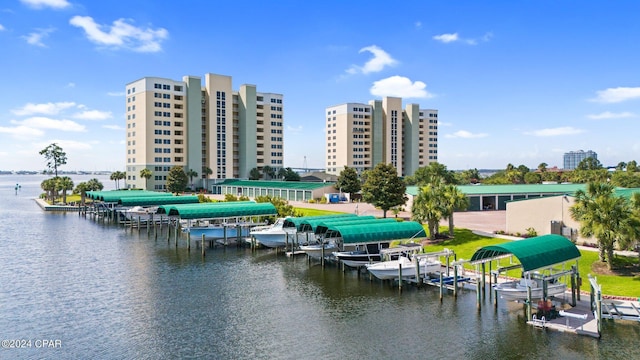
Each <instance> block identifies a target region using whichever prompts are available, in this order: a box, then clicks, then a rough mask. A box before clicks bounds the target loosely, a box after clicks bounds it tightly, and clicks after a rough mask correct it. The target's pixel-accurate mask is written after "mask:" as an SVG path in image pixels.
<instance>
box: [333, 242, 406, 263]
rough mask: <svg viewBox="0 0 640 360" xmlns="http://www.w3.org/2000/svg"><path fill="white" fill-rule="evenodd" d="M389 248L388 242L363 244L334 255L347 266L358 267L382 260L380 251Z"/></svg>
mask: <svg viewBox="0 0 640 360" xmlns="http://www.w3.org/2000/svg"><path fill="white" fill-rule="evenodd" d="M388 248H389V243H388V242H381V243H377V244H362V245H358V246H357V247H356V249H354V250H352V251H336V252H334V253H333V256H335V257H336V259H338V260H339V261H342V262H343V263H344V264H345V265H346V266H349V267H355V268H357V267H361V266H363V265H366V264H372V263H377V262H380V261H381V260H382V255H381V254H380V251H381V250H383V249H388ZM396 258H397V256H396Z"/></svg>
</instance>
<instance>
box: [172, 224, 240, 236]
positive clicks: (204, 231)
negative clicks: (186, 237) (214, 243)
mask: <svg viewBox="0 0 640 360" xmlns="http://www.w3.org/2000/svg"><path fill="white" fill-rule="evenodd" d="M183 230H184V232H185V233H190V234H191V237H192V238H201V237H202V235H204V237H205V238H210V239H222V238H224V237H225V228H224V227H222V226H207V227H191V228H185V229H183ZM226 234H227V239H228V238H236V237H238V228H237V227H227V228H226ZM241 236H242V237H246V236H249V229H248V228H242V231H241Z"/></svg>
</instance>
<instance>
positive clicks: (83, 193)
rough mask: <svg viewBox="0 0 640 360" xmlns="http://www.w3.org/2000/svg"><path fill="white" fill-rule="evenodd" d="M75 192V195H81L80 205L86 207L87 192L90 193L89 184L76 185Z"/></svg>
mask: <svg viewBox="0 0 640 360" xmlns="http://www.w3.org/2000/svg"><path fill="white" fill-rule="evenodd" d="M73 191H74V193H79V194H80V205H82V206H84V204H85V200H86V198H87V191H89V184H88V183H86V182H81V183H80V184H78V185H76V188H75V190H73Z"/></svg>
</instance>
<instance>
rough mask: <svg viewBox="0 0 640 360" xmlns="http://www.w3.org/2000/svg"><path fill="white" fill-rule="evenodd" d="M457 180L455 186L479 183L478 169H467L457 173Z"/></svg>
mask: <svg viewBox="0 0 640 360" xmlns="http://www.w3.org/2000/svg"><path fill="white" fill-rule="evenodd" d="M456 176H457V177H458V180H457V181H456V184H477V183H478V182H479V181H480V172H479V171H478V169H468V170H463V171H462V172H460V173H457V174H456Z"/></svg>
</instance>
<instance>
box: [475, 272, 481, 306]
mask: <svg viewBox="0 0 640 360" xmlns="http://www.w3.org/2000/svg"><path fill="white" fill-rule="evenodd" d="M479 270H480V269H478V265H476V274H477V273H479V272H480V271H479ZM481 283H482V281H481V280H480V279H478V280H476V303H477V304H476V305H477V307H478V311H479V310H480V309H481V305H480V302H481V300H482V290H480V285H481Z"/></svg>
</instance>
